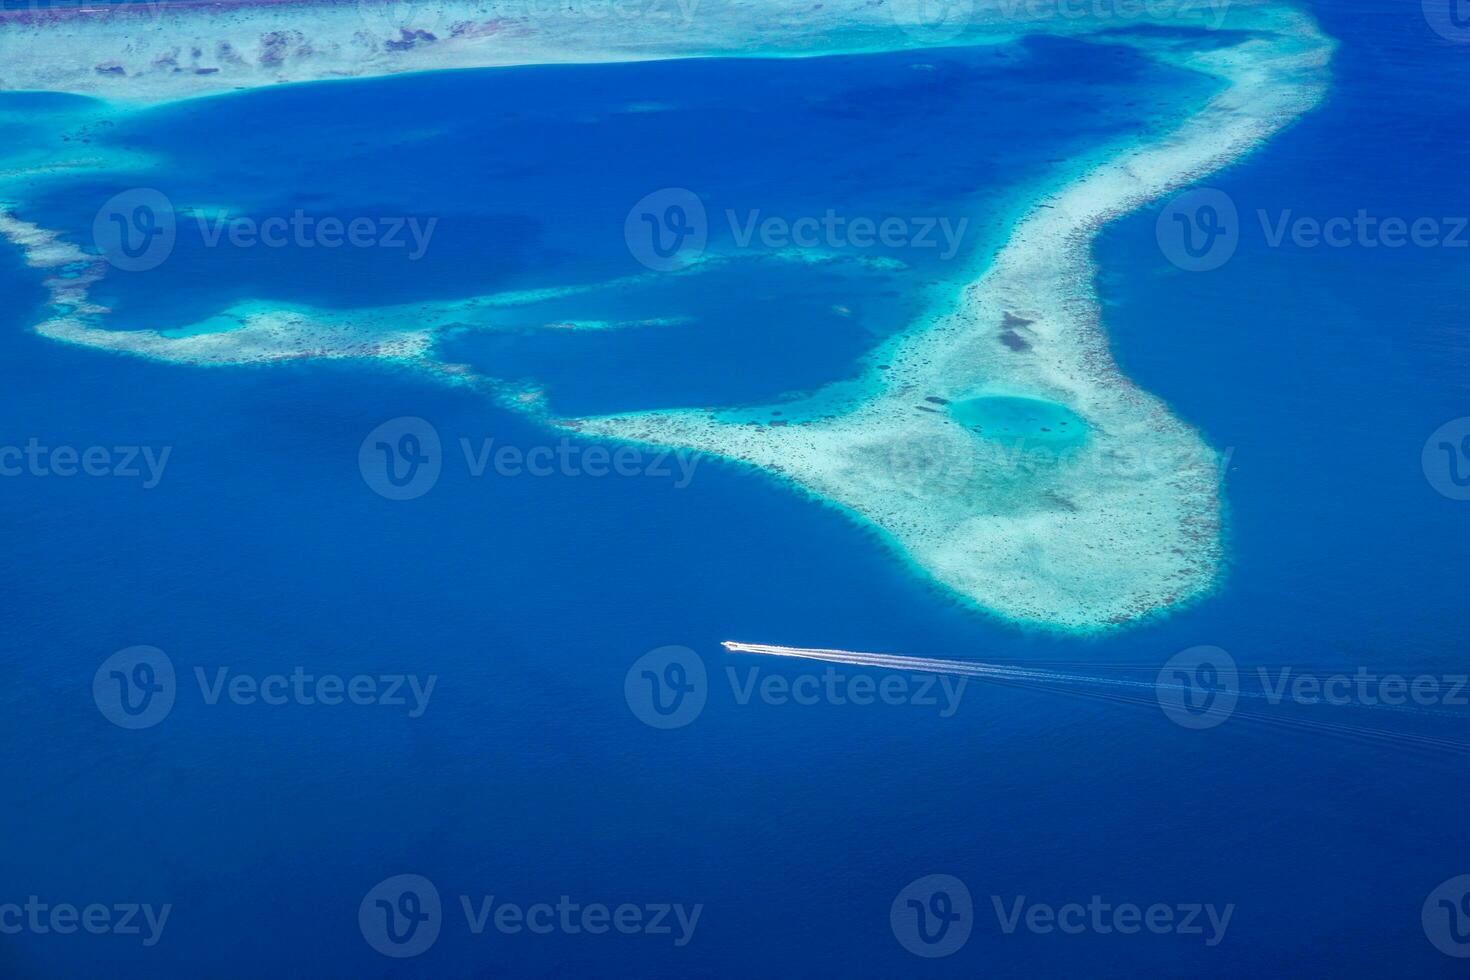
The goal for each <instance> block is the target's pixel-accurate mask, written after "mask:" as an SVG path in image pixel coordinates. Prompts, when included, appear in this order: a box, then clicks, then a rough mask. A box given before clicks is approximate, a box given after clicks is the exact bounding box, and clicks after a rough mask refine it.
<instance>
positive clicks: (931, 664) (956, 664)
mask: <svg viewBox="0 0 1470 980" xmlns="http://www.w3.org/2000/svg"><path fill="white" fill-rule="evenodd" d="M720 646H722V647H724V648H725V649H726V650H730V651H732V652H734V653H757V654H764V655H766V656H772V657H798V658H801V659H804V660H825V661H827V662H828V663H836V664H851V665H853V666H859V667H880V668H883V669H886V670H916V671H920V672H923V673H931V674H955V675H958V676H962V677H981V678H993V679H996V680H1021V681H1043V682H1050V683H1071V684H1103V685H1107V686H1111V687H1138V688H1146V689H1148V690H1157V689H1159V688H1168V687H1181V685H1170V684H1158V683H1154V682H1151V681H1138V680H1128V679H1126V678H1121V677H1095V676H1092V675H1090V674H1071V673H1065V672H1062V671H1056V670H1042V669H1038V668H1034V667H1014V666H1010V665H1006V664H988V663H980V662H979V661H975V660H941V659H937V658H934V657H910V656H906V655H903V654H896V653H864V652H862V651H860V650H824V649H821V648H816V647H783V646H776V645H775V644H770V643H739V642H737V641H735V640H725V641H724V642H723V643H721V644H720Z"/></svg>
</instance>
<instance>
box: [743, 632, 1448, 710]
mask: <svg viewBox="0 0 1470 980" xmlns="http://www.w3.org/2000/svg"><path fill="white" fill-rule="evenodd" d="M720 646H722V647H724V648H725V649H726V650H729V651H731V652H733V653H754V654H762V655H765V656H772V657H796V658H800V659H803V660H824V661H827V662H828V663H838V664H849V665H852V666H858V667H877V668H880V669H884V670H910V671H919V672H921V673H932V674H954V675H957V676H961V677H976V678H980V679H990V680H1012V681H1026V682H1038V683H1045V684H1090V685H1098V686H1101V687H1131V688H1141V689H1144V690H1147V691H1150V692H1155V691H1171V690H1172V691H1183V690H1188V689H1189V686H1188V685H1186V684H1170V683H1166V682H1163V681H1159V680H1134V679H1129V678H1125V677H1099V676H1097V675H1095V674H1076V673H1071V672H1068V671H1059V670H1048V669H1046V668H1042V667H1021V666H1014V665H1011V664H992V663H982V662H980V661H976V660H947V659H940V658H936V657H911V656H907V655H905V654H896V653H865V652H863V651H860V650H828V649H822V648H819V647H784V646H777V645H775V644H771V643H740V642H738V641H735V640H725V641H723V642H722V643H721V644H720ZM1161 666H1162V665H1161ZM1241 676H1242V677H1243V676H1245V675H1244V672H1241ZM1237 694H1238V696H1239V697H1242V698H1254V699H1257V700H1263V701H1273V703H1274V702H1280V701H1290V700H1291V699H1290V698H1289V697H1283V696H1274V695H1270V694H1268V693H1267V692H1265V691H1250V690H1243V689H1242V690H1239V691H1237ZM1343 706H1344V707H1346V706H1351V707H1358V708H1380V709H1384V710H1389V711H1408V712H1410V713H1413V714H1422V715H1434V714H1437V715H1445V714H1452V713H1450V712H1445V711H1438V710H1434V709H1428V708H1424V707H1422V706H1419V705H1409V704H1405V705H1390V704H1383V703H1381V702H1380V703H1377V704H1370V703H1366V702H1361V701H1354V702H1351V704H1350V705H1343ZM1457 717H1463V715H1457Z"/></svg>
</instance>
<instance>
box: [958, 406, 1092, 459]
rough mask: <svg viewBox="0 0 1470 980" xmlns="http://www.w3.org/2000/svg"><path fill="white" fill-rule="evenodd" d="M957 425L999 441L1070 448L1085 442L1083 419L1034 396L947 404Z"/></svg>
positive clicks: (1052, 448)
mask: <svg viewBox="0 0 1470 980" xmlns="http://www.w3.org/2000/svg"><path fill="white" fill-rule="evenodd" d="M949 411H950V414H952V415H953V416H954V417H955V421H957V422H959V423H960V424H961V425H964V426H968V427H969V428H971V429H974V430H975V431H976V432H979V433H981V434H983V435H984V436H985V437H986V438H987V439H995V440H999V441H1001V442H1017V443H1023V444H1030V445H1032V446H1036V447H1038V448H1042V449H1049V450H1061V449H1071V448H1074V447H1076V446H1080V445H1082V444H1083V443H1084V442H1086V441H1087V422H1086V421H1085V420H1084V419H1082V418H1081V417H1080V416H1079V415H1077V413H1076V412H1073V411H1072V410H1071V409H1069V408H1067V407H1066V406H1065V405H1058V404H1057V403H1055V402H1048V401H1042V400H1040V399H1038V398H1013V397H1009V396H1005V395H993V396H987V397H984V398H970V399H967V400H965V401H962V402H955V403H954V404H952V405H950V406H949Z"/></svg>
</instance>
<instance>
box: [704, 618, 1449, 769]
mask: <svg viewBox="0 0 1470 980" xmlns="http://www.w3.org/2000/svg"><path fill="white" fill-rule="evenodd" d="M720 645H721V646H722V647H724V648H725V649H726V650H728V651H730V652H731V653H749V654H757V655H761V656H771V657H792V658H797V659H801V660H820V661H825V662H827V663H835V664H846V665H849V666H856V667H874V668H878V669H880V670H904V671H911V672H920V673H934V674H951V675H955V676H960V677H972V678H976V679H978V680H984V681H991V682H994V683H997V684H1002V685H1010V686H1017V687H1033V686H1035V687H1036V688H1037V689H1041V690H1049V691H1051V692H1053V693H1058V694H1064V695H1067V696H1071V697H1082V698H1088V699H1091V700H1095V701H1111V702H1116V703H1119V704H1127V705H1133V706H1140V705H1142V706H1147V707H1150V708H1152V709H1155V710H1157V709H1159V708H1161V707H1163V708H1165V713H1166V714H1167V713H1168V710H1169V709H1168V707H1166V705H1168V704H1171V703H1173V702H1174V701H1175V700H1177V699H1178V698H1180V697H1183V696H1184V695H1187V694H1192V693H1198V688H1197V687H1195V686H1193V685H1191V684H1188V683H1182V682H1174V681H1170V680H1168V679H1166V672H1165V671H1164V670H1161V669H1160V665H1158V664H1153V665H1146V664H1105V665H1091V667H1092V669H1106V670H1112V671H1114V673H1113V674H1112V675H1101V674H1089V673H1079V672H1077V671H1075V670H1072V669H1065V668H1066V667H1068V666H1076V665H1061V664H1056V663H1053V664H1045V663H1028V664H1001V663H983V662H980V661H975V660H954V659H944V658H936V657H911V656H906V655H903V654H894V653H868V652H864V651H861V650H833V649H824V648H820V647H790V646H778V645H776V644H771V643H742V642H739V641H736V640H725V641H723V642H722V643H721V644H720ZM1267 669H1269V668H1267ZM1129 671H1135V672H1142V671H1154V672H1155V676H1154V677H1152V678H1148V677H1129V676H1120V675H1126V673H1127V672H1129ZM1230 686H1231V687H1232V688H1233V689H1232V690H1231V691H1230V694H1231V697H1232V699H1234V698H1239V699H1245V700H1246V701H1247V702H1256V703H1260V704H1261V705H1262V706H1263V708H1264V709H1265V710H1257V709H1255V708H1251V707H1240V706H1232V707H1231V708H1229V709H1228V712H1227V715H1228V717H1229V719H1230V720H1231V721H1232V722H1234V721H1236V720H1239V721H1241V722H1244V723H1245V724H1246V725H1252V726H1260V727H1264V728H1275V729H1294V730H1297V731H1302V732H1310V733H1312V734H1316V735H1322V736H1326V737H1330V738H1338V739H1343V740H1352V741H1360V742H1369V743H1379V744H1392V745H1396V746H1400V747H1406V748H1418V749H1423V750H1426V751H1427V752H1429V753H1432V754H1439V755H1444V754H1449V755H1454V756H1470V741H1467V740H1463V739H1458V738H1444V737H1442V736H1440V735H1437V734H1434V733H1432V732H1425V731H1410V730H1406V729H1404V728H1384V727H1381V726H1379V725H1370V724H1365V723H1361V722H1359V721H1358V720H1356V719H1357V718H1360V717H1361V715H1355V716H1354V717H1353V718H1350V719H1348V720H1346V721H1325V720H1322V719H1321V718H1319V717H1305V716H1306V715H1310V714H1312V709H1314V708H1315V709H1318V710H1319V711H1330V710H1332V709H1333V708H1352V709H1357V710H1358V711H1369V712H1375V713H1381V714H1387V713H1395V714H1398V715H1400V716H1412V717H1405V718H1404V719H1403V720H1404V721H1405V722H1406V723H1409V722H1413V721H1415V720H1420V719H1423V720H1432V719H1434V718H1454V719H1457V720H1459V721H1460V722H1464V721H1466V720H1470V714H1467V713H1466V712H1463V711H1453V710H1449V709H1445V708H1436V707H1432V706H1427V705H1419V704H1402V705H1395V704H1385V703H1382V702H1381V701H1380V702H1369V701H1364V700H1352V701H1348V702H1345V703H1341V704H1326V703H1319V704H1307V703H1304V702H1302V701H1300V700H1297V699H1293V698H1292V697H1290V696H1287V695H1284V694H1282V693H1279V692H1273V691H1270V690H1264V689H1263V690H1254V689H1247V688H1245V687H1244V686H1243V685H1241V684H1240V683H1239V681H1238V680H1234V679H1232V683H1231V685H1230ZM1171 695H1172V697H1171ZM1222 720H1223V719H1222Z"/></svg>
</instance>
